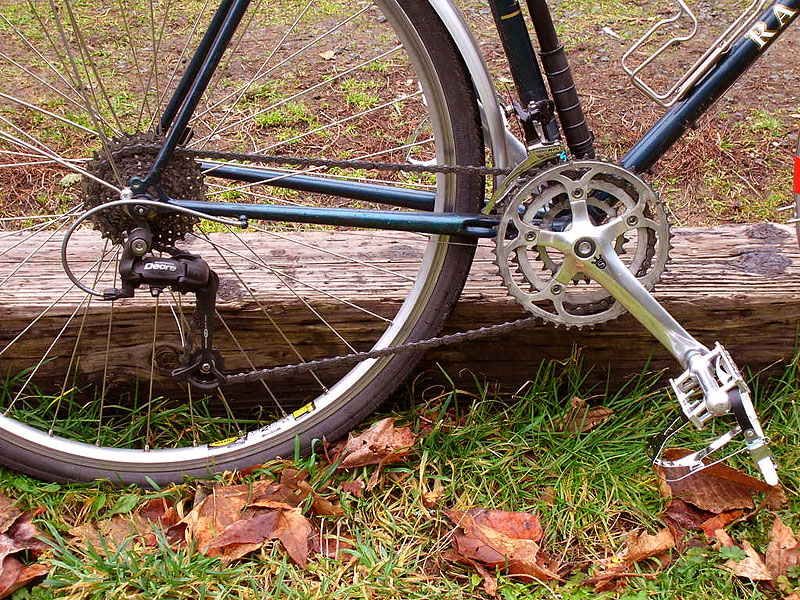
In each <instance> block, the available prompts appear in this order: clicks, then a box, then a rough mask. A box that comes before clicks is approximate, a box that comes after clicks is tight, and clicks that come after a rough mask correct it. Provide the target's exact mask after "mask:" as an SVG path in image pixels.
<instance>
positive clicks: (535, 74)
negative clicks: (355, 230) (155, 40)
mask: <svg viewBox="0 0 800 600" xmlns="http://www.w3.org/2000/svg"><path fill="white" fill-rule="evenodd" d="M442 2H446V3H447V4H448V5H449V8H451V9H452V10H453V11H454V10H455V8H454V7H452V5H450V3H449V1H448V0H439V4H441V3H442ZM527 2H528V6H529V9H530V12H531V15H532V19H533V24H534V28H535V31H536V35H537V38H538V40H539V43H540V46H541V47H542V48H543V52H542V53H541V55H540V56H544V55H547V54H548V53H551V52H553V48H556V47H558V46H559V44H558V40H557V38H556V34H555V30H554V28H553V25H552V21H551V18H550V14H549V9H548V7H547V5H546V2H545V0H527ZM249 3H250V0H222V2H221V4H220V6H219V8H218V9H217V12H216V14H215V16H214V18H213V19H212V22H211V24H210V26H209V28H208V30H207V31H206V33H205V36H204V37H203V39H202V41H201V43H200V45H199V47H198V48H197V50H196V52H195V55H194V56H193V58H192V60H191V61H190V63H189V66H188V67H187V70H186V72H185V73H184V75H183V78H182V80H181V82H180V83H179V85H178V88H177V90H176V91H175V93H174V95H173V97H172V99H171V100H170V102H169V103H168V105H167V108H166V110H165V112H164V115H162V118H161V122H160V127H161V130H162V131H166V132H167V135H166V140H165V144H164V146H163V148H162V149H161V151H160V153H159V155H158V157H157V158H156V160H155V162H154V164H153V166H152V168H151V170H150V172H149V174H148V176H147V177H146V178H145V179H144V180H135V181H132V182H131V187H132V189H133V191H134V193H139V194H143V193H145V190H147V189H148V188H149V187H151V186H158V183H159V177H160V172H161V170H162V168H163V167H164V165H165V164H166V163H167V161H168V160H169V157H170V156H171V154H172V152H173V151H174V150H175V148H177V146H178V145H179V144H180V143H182V142H183V141H184V140H185V139H186V138H187V137H188V135H189V133H190V132H189V131H188V130H187V125H188V122H189V119H190V117H191V115H192V112H193V111H194V109H195V107H196V106H197V104H198V102H199V101H200V98H201V97H202V95H203V92H204V91H205V89H206V86H207V85H208V82H209V80H210V79H211V76H212V74H213V72H214V69H215V68H216V66H217V64H218V63H219V60H220V58H221V56H222V54H223V52H224V50H225V48H226V47H227V45H228V43H229V42H230V39H231V38H232V36H233V33H234V31H235V30H236V27H237V26H238V24H239V22H240V21H241V19H242V17H243V15H244V13H245V11H246V9H247V7H248V5H249ZM490 5H491V8H492V12H493V14H494V15H495V22H496V24H497V28H498V32H499V34H500V38H501V40H502V41H503V47H504V51H505V53H506V56H507V58H508V61H509V65H510V68H511V73H512V76H513V78H514V82H515V85H516V87H517V92H518V94H519V97H520V100H521V101H522V103H523V105H524V106H526V107H527V106H529V105H532V103H534V104H535V103H536V102H542V101H544V102H546V101H549V100H550V98H551V96H550V94H549V93H548V91H547V88H546V86H545V83H544V78H543V76H542V72H541V69H540V67H539V64H538V62H537V60H536V58H535V55H534V51H533V47H532V44H531V41H530V37H529V36H528V33H527V27H526V25H525V22H524V20H523V15H522V13H521V10H520V8H519V4H518V3H517V0H490ZM440 14H441V10H440ZM799 14H800V0H780V1H779V2H776V3H774V4H772V5H771V6H770V7H769V8H768V9H767V10H766V11H765V12H764V13H763V14H762V15H761V17H760V19H759V20H758V21H757V22H756V23H755V24H753V25H752V26H751V28H750V29H749V30H748V31H747V32H746V33H745V34H743V35H742V36H741V37H740V38H739V39H738V40H737V41H736V42H735V43H734V44H733V46H732V47H731V49H730V50H729V51H728V52H727V54H725V55H724V56H723V57H721V59H720V60H719V62H718V63H717V64H716V65H715V66H714V67H713V68H712V69H711V70H710V71H709V72H708V73H707V74H706V75H705V77H703V78H702V79H701V80H700V81H699V82H698V83H697V84H696V85H695V86H694V88H692V89H691V90H690V91H689V93H688V94H687V95H686V96H685V97H684V98H683V99H682V100H680V101H679V102H678V103H676V104H675V105H674V106H673V107H672V108H670V109H669V110H668V111H667V112H666V113H665V114H664V115H663V116H662V117H661V118H660V119H659V120H658V121H657V122H656V124H655V125H654V126H653V127H652V128H651V129H650V130H649V131H647V132H646V133H645V134H644V135H643V137H642V138H641V139H640V140H639V141H638V142H637V143H636V144H635V145H634V146H633V147H632V148H631V150H630V151H629V152H628V153H627V154H626V155H625V156H624V157H623V158H622V160H621V165H622V166H623V167H625V168H627V169H629V170H631V171H633V172H636V173H641V172H644V171H646V170H648V169H649V168H650V167H652V166H653V165H654V164H655V162H656V161H657V160H658V159H659V158H660V157H661V156H662V155H663V154H664V153H665V152H666V151H667V150H668V149H669V148H670V147H671V146H672V145H673V144H674V143H675V142H676V141H677V140H678V139H680V137H681V136H682V135H683V134H684V133H685V132H686V130H687V129H688V128H690V127H691V126H692V125H693V124H694V123H695V122H696V121H697V120H698V119H699V118H700V117H701V116H702V115H703V114H705V112H706V111H707V110H708V109H709V108H710V107H711V106H712V105H713V104H714V103H715V102H716V101H717V100H718V99H719V98H720V97H722V96H723V95H724V94H725V92H726V91H727V90H728V89H729V88H730V87H731V86H732V85H733V84H734V83H735V82H736V80H737V79H738V78H739V77H740V76H741V75H742V74H744V73H745V72H746V71H747V70H748V69H749V68H750V67H751V66H752V65H753V64H754V63H755V62H756V61H757V60H758V59H759V58H760V56H761V55H762V54H763V52H765V51H766V50H767V49H768V48H769V47H770V46H771V45H772V44H773V43H774V42H775V41H776V40H777V39H778V38H779V37H780V36H781V34H782V33H783V32H784V31H786V29H788V27H789V26H790V25H791V24H792V23H793V22H794V20H795V19H796V18H797V16H798V15H799ZM462 45H463V40H462ZM564 64H566V61H565V60H564ZM567 70H568V67H567ZM551 75H552V73H548V77H550V76H551ZM569 81H571V77H570V79H569ZM550 83H551V88H552V87H553V85H552V84H553V80H552V79H551V80H550ZM552 91H553V96H555V99H556V108H557V109H558V113H559V116H560V117H561V124H562V129H563V130H564V132H565V137H566V141H567V144H568V145H569V147H570V148H571V150H572V152H573V155H575V156H577V157H581V155H582V153H583V154H586V140H585V139H583V140H582V139H579V138H580V137H581V132H580V131H578V133H577V134H575V133H574V131H573V130H577V129H578V128H579V127H580V126H581V123H579V122H577V119H576V117H574V116H573V115H574V112H570V111H574V110H575V109H576V108H577V111H578V115H581V113H580V104H579V102H578V103H577V104H576V105H570V106H560V105H559V94H562V97H563V94H564V93H566V94H567V96H568V98H572V96H571V95H569V94H572V93H574V98H575V99H577V92H575V91H574V86H573V88H572V89H571V90H552ZM482 96H483V97H482V100H483V102H484V104H486V102H487V99H486V94H485V93H484V94H483V95H482ZM564 103H565V102H561V104H564ZM495 104H496V102H495ZM484 110H485V111H486V110H491V111H494V112H495V113H496V112H497V111H498V107H497V106H491V107H484ZM581 118H582V116H581ZM583 126H584V127H585V124H583ZM586 131H587V132H588V129H586ZM525 133H526V137H528V138H529V139H528V140H527V141H528V142H529V144H530V142H531V141H535V138H536V137H539V138H541V139H540V140H539V141H542V142H546V141H554V140H555V139H557V136H558V129H557V127H556V124H555V121H549V122H548V121H545V126H544V127H541V128H539V130H531V129H528V128H526V132H525ZM493 136H497V131H496V127H495V132H494V133H493ZM576 136H577V138H576ZM584 137H585V136H584ZM532 138H534V139H533V140H532ZM588 143H589V145H591V138H589V140H588ZM202 167H203V169H204V170H205V169H211V170H213V172H214V175H215V176H216V177H224V178H228V179H231V180H235V181H243V182H258V183H261V184H265V185H271V186H276V187H284V188H291V189H296V190H302V191H308V192H314V193H320V194H326V195H331V196H338V197H345V198H351V199H357V200H362V201H373V202H380V203H382V204H388V205H391V206H397V207H403V208H412V209H415V210H413V211H403V212H395V211H386V210H353V209H336V208H317V207H293V206H275V205H270V204H237V203H227V202H195V201H188V200H183V199H179V198H177V199H176V198H163V199H164V200H165V201H166V202H168V203H171V204H174V205H177V206H181V207H185V208H191V209H194V210H199V211H202V212H204V213H206V214H210V215H215V216H226V217H233V218H237V219H239V220H240V221H241V222H242V223H243V225H244V224H246V222H247V220H249V219H254V220H267V221H284V222H301V223H316V224H321V225H340V226H348V227H364V228H374V229H387V230H398V231H415V232H419V233H431V234H446V235H465V236H474V237H493V236H494V235H495V227H496V225H497V223H498V220H497V219H496V218H494V217H492V216H485V215H481V214H462V215H458V214H446V215H443V214H436V213H434V212H432V210H433V203H434V197H435V196H434V194H433V193H430V192H420V191H415V190H405V189H402V188H391V187H389V186H380V185H375V184H365V183H358V182H343V181H337V180H333V179H329V178H324V177H317V176H314V175H308V174H303V175H296V174H287V173H284V172H278V171H270V170H266V169H260V168H249V167H242V166H235V165H226V164H222V165H220V164H214V163H203V164H202Z"/></svg>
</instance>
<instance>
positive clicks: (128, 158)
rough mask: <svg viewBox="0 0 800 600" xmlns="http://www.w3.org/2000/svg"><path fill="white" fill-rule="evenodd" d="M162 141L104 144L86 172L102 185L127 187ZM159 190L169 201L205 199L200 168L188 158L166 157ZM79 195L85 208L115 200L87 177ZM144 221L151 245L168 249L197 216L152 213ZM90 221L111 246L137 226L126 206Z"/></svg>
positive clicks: (128, 138)
mask: <svg viewBox="0 0 800 600" xmlns="http://www.w3.org/2000/svg"><path fill="white" fill-rule="evenodd" d="M162 143H163V137H162V136H160V135H158V134H156V133H153V132H146V133H134V134H125V135H122V136H120V137H117V138H114V139H112V140H109V142H108V144H107V145H106V147H105V148H103V149H102V150H100V151H98V152H96V153H95V155H94V157H93V158H92V160H90V161H89V162H88V163H87V164H86V171H87V172H88V173H90V174H91V175H93V176H94V177H97V178H98V179H101V180H103V181H108V182H110V183H113V184H115V185H118V186H120V187H124V186H127V185H128V182H129V181H130V180H131V178H132V177H142V178H144V177H145V176H146V175H147V173H148V172H149V170H150V166H151V165H152V164H153V162H154V161H155V158H156V156H157V155H158V152H159V150H160V149H161V145H162ZM109 157H110V158H109ZM120 180H121V181H120ZM161 186H162V188H163V191H164V193H165V194H166V195H167V196H169V197H170V198H180V199H186V200H204V199H205V185H204V183H203V172H202V169H201V168H200V165H199V163H198V162H197V161H196V160H194V159H193V158H191V157H189V156H184V155H176V156H173V157H172V158H170V160H169V162H168V163H167V165H166V167H165V168H164V170H163V171H162V172H161ZM83 196H84V201H85V203H86V207H87V208H88V209H91V208H95V207H97V206H100V205H102V204H106V203H108V202H113V201H115V200H119V195H118V194H116V193H115V192H114V190H112V189H110V188H109V187H107V186H105V185H102V184H101V183H100V182H98V181H96V180H94V179H92V178H90V177H84V178H83ZM145 218H146V219H147V224H148V226H149V228H150V231H151V233H152V234H153V241H154V242H155V243H156V244H159V245H162V246H172V245H173V244H174V243H175V241H176V240H181V239H184V237H185V236H186V235H187V234H189V233H191V232H192V230H193V228H194V226H195V225H196V224H197V223H198V222H199V219H197V218H196V217H193V216H190V215H186V214H183V213H178V212H174V211H172V212H171V211H166V210H165V211H152V212H151V213H149V214H148V215H147V216H146V217H145ZM90 220H91V222H92V224H93V225H94V227H95V229H97V230H99V231H100V232H101V233H102V234H103V237H105V238H108V239H109V240H111V241H112V242H113V243H115V244H122V243H123V242H124V241H125V239H126V238H127V236H128V233H129V232H130V231H131V230H133V229H135V228H136V227H137V226H138V224H137V222H136V220H134V218H133V217H131V215H130V214H129V213H128V211H127V209H126V208H125V207H115V208H111V209H108V210H104V211H100V212H98V213H96V214H95V215H93V216H92V217H91V218H90Z"/></svg>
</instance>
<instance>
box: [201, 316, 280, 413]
mask: <svg viewBox="0 0 800 600" xmlns="http://www.w3.org/2000/svg"><path fill="white" fill-rule="evenodd" d="M215 314H216V315H217V318H218V319H219V322H220V323H222V326H223V327H224V328H225V331H227V332H228V335H229V336H230V338H231V340H233V343H234V345H235V346H236V348H237V349H238V350H239V352H240V353H241V354H242V356H243V357H244V359H245V360H246V361H247V364H248V365H250V369H252V370H253V371H256V370H257V369H256V366H255V364H253V361H252V360H251V359H250V355H249V354H248V353H247V351H246V350H245V349H244V347H243V346H242V344H241V343H240V342H239V340H238V338H237V337H236V335H234V333H233V331H231V328H230V327H228V324H227V323H226V322H225V319H223V318H222V315H221V314H219V311H215ZM258 381H260V382H261V385H262V386H263V387H264V389H265V390H266V391H267V394H269V396H270V398H272V401H273V402H274V403H275V406H277V407H278V410H280V411H281V414H282V415H283V416H284V417H285V416H286V414H287V413H286V410H284V408H283V406H281V403H280V402H279V401H278V398H277V397H276V396H275V394H274V393H273V391H272V389H271V388H270V387H269V385H268V384H267V382H266V381H264V379H263V378H262V379H259V380H258Z"/></svg>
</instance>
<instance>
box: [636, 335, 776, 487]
mask: <svg viewBox="0 0 800 600" xmlns="http://www.w3.org/2000/svg"><path fill="white" fill-rule="evenodd" d="M688 362H689V368H688V369H687V370H686V371H685V372H684V373H683V374H682V375H681V376H680V377H678V378H676V379H672V380H670V384H671V385H672V389H673V390H674V391H675V395H676V397H677V399H678V403H679V404H680V407H681V411H682V416H681V417H679V418H678V419H676V420H674V421H673V422H672V423H671V424H670V425H669V426H668V427H667V428H666V429H665V430H664V431H663V432H662V433H661V434H660V435H658V436H656V438H655V439H654V440H653V442H652V443H651V448H653V449H654V453H653V454H654V458H653V464H654V465H656V466H659V467H662V470H663V471H664V475H665V478H666V479H667V480H668V481H676V480H680V479H685V478H686V477H688V476H690V475H692V474H693V473H696V472H698V471H700V470H702V469H705V468H708V467H709V466H711V465H715V464H718V463H720V462H724V461H726V460H728V459H730V458H731V457H733V456H735V455H737V454H740V453H741V452H744V451H747V452H749V454H750V457H751V458H752V459H753V461H754V462H755V463H756V466H757V467H758V469H759V471H761V474H762V476H763V477H764V480H765V481H766V482H767V483H768V484H770V485H777V484H778V481H779V480H778V474H777V471H776V467H775V463H774V461H773V458H772V453H771V452H770V449H769V438H768V437H767V436H766V435H764V432H763V430H762V428H761V424H760V423H759V420H758V415H757V414H756V411H755V407H754V406H753V402H752V400H751V398H750V390H749V389H748V387H747V384H746V383H745V381H744V378H742V375H741V373H740V372H739V369H738V368H737V367H736V364H735V363H734V362H733V360H732V359H731V357H730V355H729V354H728V352H727V351H726V350H725V349H724V348H723V347H722V346H721V345H720V344H716V345H715V346H714V349H713V350H710V351H707V352H705V353H702V352H696V353H694V354H693V355H692V356H691V357H690V358H689V361H688ZM726 414H732V415H733V417H734V419H735V424H734V425H733V426H732V427H731V428H730V429H729V430H728V431H726V432H725V433H723V434H722V435H720V436H718V437H716V438H715V439H714V440H712V441H711V442H710V443H709V444H707V445H706V446H705V447H704V448H702V449H701V450H697V451H695V452H691V453H690V454H688V455H686V456H684V457H681V458H679V459H676V460H668V459H665V458H663V455H664V451H665V450H666V448H667V443H668V442H669V440H670V439H672V438H674V437H675V436H676V435H677V434H678V433H679V432H680V431H681V430H683V429H684V428H685V427H686V426H687V425H688V424H689V423H691V424H692V425H694V426H695V427H696V428H697V429H703V428H704V427H705V425H706V424H707V423H708V422H709V421H710V420H711V419H713V418H715V417H721V416H723V415H726ZM739 438H741V441H742V442H743V444H742V445H741V446H740V447H739V448H737V449H735V450H733V451H732V452H729V453H727V454H725V455H724V456H722V457H721V458H713V457H714V456H718V454H717V453H718V452H719V451H720V450H721V449H722V448H723V447H725V446H727V445H728V444H729V443H731V442H733V441H735V440H737V439H739ZM712 458H713V460H710V461H709V460H708V459H712Z"/></svg>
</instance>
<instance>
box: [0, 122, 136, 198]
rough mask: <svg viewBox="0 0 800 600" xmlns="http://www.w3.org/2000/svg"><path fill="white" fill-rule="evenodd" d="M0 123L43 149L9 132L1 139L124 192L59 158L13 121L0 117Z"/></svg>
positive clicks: (0, 135)
mask: <svg viewBox="0 0 800 600" xmlns="http://www.w3.org/2000/svg"><path fill="white" fill-rule="evenodd" d="M0 121H3V122H4V123H7V124H9V125H10V126H11V127H12V128H13V129H14V130H16V131H18V132H20V133H21V134H22V135H24V136H25V137H27V138H29V139H31V140H33V141H34V142H35V143H37V144H39V145H40V146H42V148H40V147H38V146H34V145H33V144H30V143H28V142H26V141H24V140H22V139H20V138H17V137H15V136H13V135H11V134H9V133H8V132H5V131H0V139H4V140H6V141H7V142H11V143H14V144H17V145H19V146H23V147H24V148H27V149H28V150H33V151H36V152H39V153H40V154H41V155H42V156H46V157H49V158H51V159H53V160H54V161H56V162H57V163H58V164H60V165H62V166H64V167H67V168H68V169H70V170H72V171H75V172H76V173H80V174H81V175H83V176H84V177H88V178H89V179H92V180H93V181H96V182H98V183H99V184H101V185H104V186H106V187H107V188H110V189H112V190H114V191H115V192H117V193H120V192H121V191H122V190H121V189H120V188H118V187H117V186H115V185H114V184H112V183H109V182H107V181H104V180H102V179H100V178H99V177H96V176H95V175H92V174H91V173H89V172H88V171H87V170H85V169H81V168H80V167H79V166H77V165H75V164H74V163H72V162H70V161H69V160H66V159H64V158H62V157H60V156H58V155H57V154H56V153H55V152H53V151H52V150H51V149H50V148H48V147H47V146H45V145H44V144H43V143H42V142H40V141H39V140H37V139H36V138H34V137H32V136H30V135H28V134H27V133H25V132H24V131H22V130H21V129H19V128H18V127H17V126H16V125H14V124H13V123H12V122H11V121H9V120H8V119H6V118H5V117H3V116H2V115H0Z"/></svg>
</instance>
